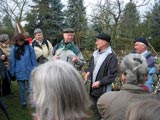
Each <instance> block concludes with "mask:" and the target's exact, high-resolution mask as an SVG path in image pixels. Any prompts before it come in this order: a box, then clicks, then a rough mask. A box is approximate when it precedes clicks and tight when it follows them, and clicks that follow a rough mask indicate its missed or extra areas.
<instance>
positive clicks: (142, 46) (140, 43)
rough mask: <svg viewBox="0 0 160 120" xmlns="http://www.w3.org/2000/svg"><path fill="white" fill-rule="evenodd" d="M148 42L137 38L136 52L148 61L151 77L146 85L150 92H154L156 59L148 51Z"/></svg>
mask: <svg viewBox="0 0 160 120" xmlns="http://www.w3.org/2000/svg"><path fill="white" fill-rule="evenodd" d="M147 47H148V42H147V40H146V39H144V38H137V39H135V41H134V48H135V52H136V53H139V54H141V55H142V56H144V57H145V58H146V60H147V64H148V70H149V76H148V80H147V81H146V82H145V85H146V86H147V87H148V89H149V92H152V91H153V75H154V73H155V71H156V70H155V59H154V57H153V55H152V54H151V52H150V51H148V50H147Z"/></svg>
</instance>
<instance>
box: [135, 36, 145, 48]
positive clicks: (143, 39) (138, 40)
mask: <svg viewBox="0 0 160 120" xmlns="http://www.w3.org/2000/svg"><path fill="white" fill-rule="evenodd" d="M135 42H141V43H144V44H145V45H146V46H148V42H147V40H146V39H145V38H143V37H140V38H136V39H135V40H134V43H135Z"/></svg>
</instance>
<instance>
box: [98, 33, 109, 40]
mask: <svg viewBox="0 0 160 120" xmlns="http://www.w3.org/2000/svg"><path fill="white" fill-rule="evenodd" d="M96 38H97V39H101V40H105V41H107V42H110V40H111V37H110V35H108V34H105V33H100V34H98V35H97V36H96Z"/></svg>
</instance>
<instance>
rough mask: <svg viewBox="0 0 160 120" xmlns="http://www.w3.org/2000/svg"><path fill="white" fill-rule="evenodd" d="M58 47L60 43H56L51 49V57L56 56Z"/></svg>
mask: <svg viewBox="0 0 160 120" xmlns="http://www.w3.org/2000/svg"><path fill="white" fill-rule="evenodd" d="M59 45H60V43H57V44H56V45H55V47H54V48H53V51H52V55H55V54H56V50H57V49H58V47H59Z"/></svg>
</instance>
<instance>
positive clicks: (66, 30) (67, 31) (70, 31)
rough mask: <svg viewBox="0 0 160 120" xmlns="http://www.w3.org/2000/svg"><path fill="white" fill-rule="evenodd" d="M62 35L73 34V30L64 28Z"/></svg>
mask: <svg viewBox="0 0 160 120" xmlns="http://www.w3.org/2000/svg"><path fill="white" fill-rule="evenodd" d="M63 33H74V30H73V29H72V28H65V29H63Z"/></svg>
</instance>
